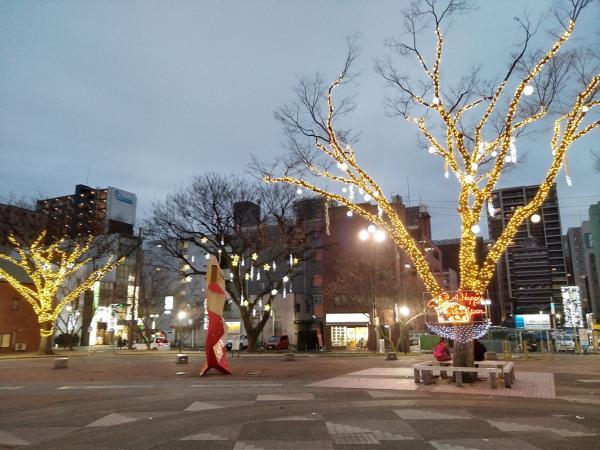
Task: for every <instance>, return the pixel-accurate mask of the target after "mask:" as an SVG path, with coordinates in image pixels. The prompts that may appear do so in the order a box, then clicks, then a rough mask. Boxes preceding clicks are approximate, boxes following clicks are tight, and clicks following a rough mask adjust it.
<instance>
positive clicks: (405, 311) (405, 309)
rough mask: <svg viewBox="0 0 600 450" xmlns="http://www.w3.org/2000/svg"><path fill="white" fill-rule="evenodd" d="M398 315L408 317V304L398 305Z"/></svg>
mask: <svg viewBox="0 0 600 450" xmlns="http://www.w3.org/2000/svg"><path fill="white" fill-rule="evenodd" d="M400 315H402V316H404V317H408V316H409V315H410V309H409V308H408V306H401V307H400Z"/></svg>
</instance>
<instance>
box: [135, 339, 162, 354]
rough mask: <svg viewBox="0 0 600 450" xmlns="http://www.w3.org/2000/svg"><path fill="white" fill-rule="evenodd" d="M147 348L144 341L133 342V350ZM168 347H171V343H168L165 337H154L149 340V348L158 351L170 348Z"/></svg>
mask: <svg viewBox="0 0 600 450" xmlns="http://www.w3.org/2000/svg"><path fill="white" fill-rule="evenodd" d="M147 348H148V347H147V346H146V343H145V342H139V343H136V344H133V349H134V350H146V349H147ZM170 349H171V344H169V341H168V340H167V339H166V338H162V337H155V338H152V339H151V341H150V350H153V351H158V350H170Z"/></svg>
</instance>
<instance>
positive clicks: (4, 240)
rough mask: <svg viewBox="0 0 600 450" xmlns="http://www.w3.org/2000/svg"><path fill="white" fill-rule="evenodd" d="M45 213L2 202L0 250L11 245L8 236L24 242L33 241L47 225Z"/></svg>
mask: <svg viewBox="0 0 600 450" xmlns="http://www.w3.org/2000/svg"><path fill="white" fill-rule="evenodd" d="M46 223H47V218H46V216H45V215H44V214H41V213H39V212H37V211H33V210H31V209H28V208H24V207H20V206H16V205H6V204H3V203H0V251H2V250H5V251H7V250H8V248H9V247H10V245H9V241H8V238H9V236H11V235H12V236H14V237H15V238H16V239H17V241H20V242H22V243H27V242H32V241H33V240H35V238H37V237H38V236H39V233H40V232H41V231H42V230H43V229H44V228H45V227H46Z"/></svg>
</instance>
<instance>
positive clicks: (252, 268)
mask: <svg viewBox="0 0 600 450" xmlns="http://www.w3.org/2000/svg"><path fill="white" fill-rule="evenodd" d="M250 279H251V280H254V266H252V265H251V266H250Z"/></svg>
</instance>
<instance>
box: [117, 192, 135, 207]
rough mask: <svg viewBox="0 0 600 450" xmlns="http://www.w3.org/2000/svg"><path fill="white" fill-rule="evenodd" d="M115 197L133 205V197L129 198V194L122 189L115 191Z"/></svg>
mask: <svg viewBox="0 0 600 450" xmlns="http://www.w3.org/2000/svg"><path fill="white" fill-rule="evenodd" d="M115 198H116V199H117V200H119V201H120V202H123V203H127V204H129V205H133V200H132V199H131V198H129V197H128V196H126V195H125V194H124V193H122V192H121V191H115Z"/></svg>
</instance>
